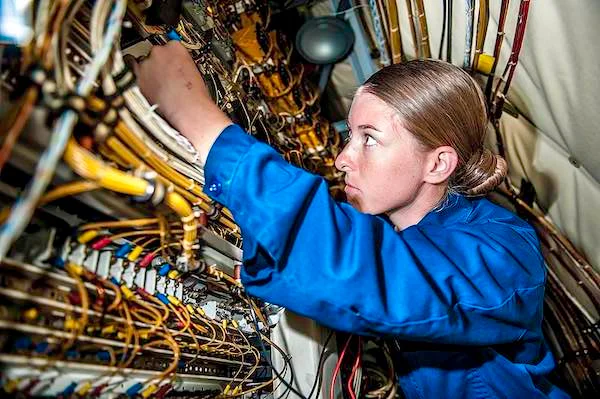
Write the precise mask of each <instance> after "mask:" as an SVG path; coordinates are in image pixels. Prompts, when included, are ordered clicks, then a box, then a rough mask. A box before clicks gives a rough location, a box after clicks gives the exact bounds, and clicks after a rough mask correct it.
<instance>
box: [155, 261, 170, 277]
mask: <svg viewBox="0 0 600 399" xmlns="http://www.w3.org/2000/svg"><path fill="white" fill-rule="evenodd" d="M169 270H171V266H169V264H168V263H165V264H163V265H161V266H160V268H159V269H158V275H159V276H161V277H164V276H166V275H167V274H168V273H169Z"/></svg>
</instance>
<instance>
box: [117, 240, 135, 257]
mask: <svg viewBox="0 0 600 399" xmlns="http://www.w3.org/2000/svg"><path fill="white" fill-rule="evenodd" d="M132 248H133V246H132V245H131V244H129V243H126V244H123V245H121V246H120V247H119V249H117V250H116V251H115V256H116V257H117V258H124V257H126V256H127V254H128V253H129V252H131V249H132Z"/></svg>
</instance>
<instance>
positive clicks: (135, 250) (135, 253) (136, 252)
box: [127, 245, 144, 262]
mask: <svg viewBox="0 0 600 399" xmlns="http://www.w3.org/2000/svg"><path fill="white" fill-rule="evenodd" d="M143 250H144V247H140V246H139V245H136V247H135V248H133V249H132V250H131V252H130V253H129V255H127V259H129V260H130V261H131V262H135V261H136V260H137V258H139V257H140V255H141V254H142V251H143Z"/></svg>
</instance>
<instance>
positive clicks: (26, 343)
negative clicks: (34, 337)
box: [15, 337, 31, 350]
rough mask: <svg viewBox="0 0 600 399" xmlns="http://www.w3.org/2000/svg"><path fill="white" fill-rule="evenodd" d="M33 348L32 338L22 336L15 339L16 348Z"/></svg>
mask: <svg viewBox="0 0 600 399" xmlns="http://www.w3.org/2000/svg"><path fill="white" fill-rule="evenodd" d="M29 348H31V338H29V337H21V338H18V339H17V340H16V341H15V349H16V350H25V349H29Z"/></svg>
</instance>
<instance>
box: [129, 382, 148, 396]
mask: <svg viewBox="0 0 600 399" xmlns="http://www.w3.org/2000/svg"><path fill="white" fill-rule="evenodd" d="M143 387H144V384H142V383H141V382H138V383H135V384H133V385H132V386H130V387H129V388H128V389H127V391H126V392H125V393H126V394H127V396H129V397H130V398H132V397H134V396H135V395H137V393H138V392H139V391H140V390H141V389H142V388H143Z"/></svg>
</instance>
